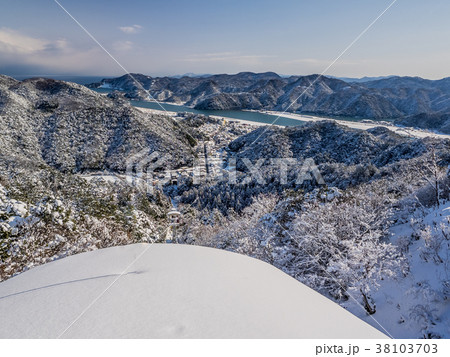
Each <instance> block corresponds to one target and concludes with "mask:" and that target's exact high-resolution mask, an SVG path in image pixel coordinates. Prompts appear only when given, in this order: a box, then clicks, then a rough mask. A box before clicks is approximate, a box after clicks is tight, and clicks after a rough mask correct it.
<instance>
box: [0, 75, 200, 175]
mask: <svg viewBox="0 0 450 357" xmlns="http://www.w3.org/2000/svg"><path fill="white" fill-rule="evenodd" d="M0 127H1V128H2V131H3V133H5V134H7V135H3V138H2V141H1V143H0V151H1V152H2V156H1V160H2V161H14V160H17V159H20V160H23V161H27V162H32V163H34V164H48V165H50V166H52V167H54V168H57V169H59V170H61V171H70V172H79V171H85V170H105V169H106V170H115V171H123V170H125V166H126V165H125V161H126V159H127V158H128V157H129V156H130V155H133V154H135V153H137V152H139V151H140V150H142V149H144V148H148V151H149V153H151V152H153V151H159V152H161V153H162V154H164V153H169V152H170V153H171V155H172V158H173V159H172V160H173V161H172V164H173V165H174V166H178V165H182V164H185V163H186V162H188V161H189V160H191V157H192V152H191V147H190V146H189V143H188V140H187V138H186V137H185V134H183V131H182V129H181V127H180V125H175V124H174V122H173V121H172V120H171V119H170V118H168V117H165V116H158V115H146V114H143V113H142V112H140V111H138V110H137V109H135V108H133V107H132V106H130V105H129V103H128V101H125V100H123V99H120V98H116V99H111V98H108V97H105V96H102V95H99V94H98V93H95V92H93V91H91V90H90V89H87V88H86V87H84V86H82V85H78V84H75V83H68V82H63V81H56V80H52V79H43V78H33V79H27V80H24V81H22V82H19V81H17V80H14V79H12V78H9V77H6V76H0Z"/></svg>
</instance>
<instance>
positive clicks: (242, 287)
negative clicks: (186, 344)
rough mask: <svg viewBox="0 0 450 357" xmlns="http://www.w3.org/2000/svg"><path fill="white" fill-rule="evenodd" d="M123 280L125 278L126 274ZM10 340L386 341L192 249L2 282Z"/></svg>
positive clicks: (164, 249) (243, 268) (216, 253)
mask: <svg viewBox="0 0 450 357" xmlns="http://www.w3.org/2000/svg"><path fill="white" fill-rule="evenodd" d="M121 274H123V275H121ZM0 316H1V321H0V337H2V338H5V337H9V338H17V337H21V338H56V337H63V338H108V337H109V338H113V337H115V338H149V337H152V338H158V337H159V338H167V337H174V338H214V337H216V338H232V337H235V338H243V337H247V338H256V337H259V338H271V337H279V338H289V337H293V338H294V337H295V338H385V337H386V336H385V335H383V334H382V333H381V332H379V331H378V330H376V329H374V328H373V327H371V326H369V325H368V324H366V323H365V322H363V321H362V320H360V319H358V318H357V317H355V316H353V315H352V314H350V313H349V312H347V311H345V310H344V309H343V308H341V307H339V306H338V305H337V304H335V303H333V302H332V301H330V300H328V299H326V298H325V297H323V296H321V295H320V294H318V293H316V292H314V291H313V290H311V289H309V288H307V287H306V286H305V285H303V284H300V283H299V282H297V281H296V280H294V279H293V278H291V277H289V276H288V275H286V274H284V273H283V272H281V271H280V270H278V269H276V268H274V267H272V266H270V265H269V264H266V263H264V262H261V261H259V260H255V259H252V258H248V257H245V256H242V255H238V254H234V253H230V252H225V251H221V250H216V249H211V248H203V247H194V246H187V245H160V244H154V245H148V244H136V245H129V246H123V247H114V248H108V249H102V250H97V251H93V252H88V253H83V254H79V255H75V256H71V257H68V258H65V259H61V260H58V261H55V262H52V263H48V264H45V265H42V266H39V267H37V268H34V269H31V270H30V271H27V272H25V273H23V274H21V275H18V276H16V277H14V278H12V279H10V280H7V281H5V282H3V283H0Z"/></svg>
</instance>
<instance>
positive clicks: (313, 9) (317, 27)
mask: <svg viewBox="0 0 450 357" xmlns="http://www.w3.org/2000/svg"><path fill="white" fill-rule="evenodd" d="M59 1H60V3H61V4H62V5H63V6H64V7H65V8H66V9H67V10H68V11H69V12H70V13H71V14H72V16H73V17H75V18H76V19H77V20H78V21H79V22H80V23H81V24H82V25H83V26H85V28H86V29H87V30H88V31H89V32H90V33H91V34H92V35H93V36H94V37H95V38H96V39H97V40H98V41H99V42H100V43H101V44H102V45H103V46H104V47H105V48H106V49H107V50H108V51H109V52H110V53H111V54H112V55H113V56H114V57H115V58H116V59H117V60H118V61H119V62H120V63H121V64H122V65H123V66H124V67H125V68H126V69H127V70H128V71H130V72H140V73H146V74H150V75H174V74H183V73H187V72H194V73H236V72H240V71H254V72H262V71H275V72H277V73H281V74H311V73H321V72H322V71H323V70H324V69H325V68H326V67H327V66H328V65H329V64H330V63H331V62H332V61H333V60H334V59H335V58H336V57H337V56H338V55H339V54H340V53H341V52H342V51H343V50H344V49H345V48H346V47H347V46H348V45H349V44H350V43H351V42H352V41H353V40H354V39H355V38H356V37H357V36H358V35H359V34H360V33H361V32H362V31H363V30H364V29H365V28H366V27H367V26H368V25H369V24H370V23H371V22H372V21H373V20H374V19H375V18H376V17H377V16H378V15H379V14H380V13H381V12H382V11H383V10H384V9H385V8H386V7H387V6H388V5H389V4H390V3H391V2H392V0H387V1H385V0H339V1H337V0H314V1H302V0H278V1H271V0H270V1H269V0H258V1H254V0H240V1H236V0H227V1H225V0H214V1H212V0H210V1H204V0H193V1H178V0H165V1H162V0H161V1H160V0H149V1H143V0H142V1H141V0H130V1H118V0H109V1H104V0H97V1H96V0H90V1H87V0H59ZM0 6H1V12H0V73H3V74H9V75H19V74H21V75H38V74H47V75H52V74H70V75H121V74H123V73H124V70H123V69H122V68H121V67H120V66H119V65H117V63H115V62H114V61H113V60H112V59H111V58H110V57H109V56H108V55H107V54H106V53H105V52H104V51H103V50H102V49H101V48H100V47H99V46H98V45H97V44H96V43H95V42H94V41H92V39H91V38H89V36H87V35H86V33H84V32H83V30H82V29H81V28H80V27H79V26H78V25H77V24H76V23H75V22H74V21H73V20H72V19H71V18H70V17H69V16H68V15H67V14H66V13H64V11H63V10H62V9H61V8H60V7H59V6H58V5H57V4H56V3H55V2H54V1H53V0H14V1H8V0H6V1H3V2H2V3H1V5H0ZM449 17H450V1H448V0H432V1H423V0H398V1H397V3H396V4H394V5H393V6H392V7H391V8H390V9H389V10H388V11H387V12H386V13H385V15H383V16H382V17H381V18H380V19H379V20H378V21H377V23H376V24H375V25H374V26H373V27H372V28H371V29H370V30H369V31H368V32H367V33H366V34H365V35H364V36H363V37H362V38H361V39H360V40H359V41H358V42H357V43H356V44H355V45H354V46H352V47H351V48H350V49H349V51H348V52H347V53H346V54H345V55H344V56H342V58H340V60H339V61H337V62H336V64H335V65H333V66H332V67H331V68H330V70H329V71H328V72H327V74H330V75H335V76H348V77H362V76H379V75H391V74H396V75H411V76H422V77H425V78H443V77H447V76H450V69H449V66H448V63H450V41H449V40H448V39H449V38H450V21H449Z"/></svg>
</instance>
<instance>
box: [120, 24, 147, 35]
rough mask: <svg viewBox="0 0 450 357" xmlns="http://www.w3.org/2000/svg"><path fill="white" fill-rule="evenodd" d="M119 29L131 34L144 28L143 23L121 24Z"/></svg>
mask: <svg viewBox="0 0 450 357" xmlns="http://www.w3.org/2000/svg"><path fill="white" fill-rule="evenodd" d="M119 30H120V31H122V32H124V33H126V34H128V35H130V34H134V33H138V32H140V31H141V30H142V26H141V25H132V26H121V27H119Z"/></svg>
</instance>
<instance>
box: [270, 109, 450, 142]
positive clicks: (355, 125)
mask: <svg viewBox="0 0 450 357" xmlns="http://www.w3.org/2000/svg"><path fill="white" fill-rule="evenodd" d="M265 113H268V114H271V115H276V116H279V117H280V118H281V117H284V118H289V119H296V120H300V121H303V122H317V121H322V120H333V121H335V122H336V123H338V124H340V125H344V126H347V127H349V128H352V129H359V130H368V129H373V128H377V127H383V128H387V129H389V130H391V131H393V132H394V133H396V134H399V135H403V136H409V137H417V138H426V137H431V138H436V139H450V135H449V134H440V133H433V132H431V131H427V130H424V129H415V128H406V127H401V126H397V125H394V124H386V122H377V121H376V120H373V123H367V122H363V121H350V120H342V119H334V118H323V117H316V116H312V115H302V114H295V113H287V112H285V113H282V112H276V111H270V110H269V111H266V112H265Z"/></svg>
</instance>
